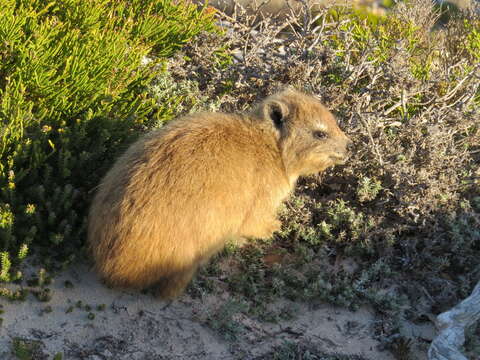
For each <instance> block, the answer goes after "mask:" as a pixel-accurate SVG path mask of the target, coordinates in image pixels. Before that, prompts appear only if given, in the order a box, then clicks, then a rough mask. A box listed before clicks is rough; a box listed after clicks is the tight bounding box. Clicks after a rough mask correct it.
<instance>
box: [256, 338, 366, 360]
mask: <svg viewBox="0 0 480 360" xmlns="http://www.w3.org/2000/svg"><path fill="white" fill-rule="evenodd" d="M267 359H268V360H364V358H363V357H361V356H357V355H335V354H327V353H325V352H324V351H322V350H321V349H319V347H318V346H317V345H315V344H313V343H308V342H301V343H293V342H285V343H284V344H283V345H280V346H276V347H275V348H274V349H273V351H271V352H269V353H267V354H265V355H262V356H260V357H257V358H255V360H267Z"/></svg>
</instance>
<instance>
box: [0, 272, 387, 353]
mask: <svg viewBox="0 0 480 360" xmlns="http://www.w3.org/2000/svg"><path fill="white" fill-rule="evenodd" d="M66 281H70V282H71V283H72V284H73V287H66V286H65V282H66ZM49 287H50V288H51V289H52V292H53V294H52V298H51V300H50V301H49V302H40V301H39V300H37V299H36V298H35V297H34V296H32V295H29V296H28V299H27V300H26V301H24V302H15V303H11V302H9V301H7V300H5V299H1V300H0V303H2V304H3V309H4V310H5V313H4V314H3V315H2V316H3V319H4V320H3V326H2V327H1V328H0V359H5V360H9V359H16V358H15V357H14V356H13V355H12V354H11V348H12V339H13V338H15V337H21V338H23V339H28V340H35V341H38V351H37V352H36V356H35V359H52V358H53V356H54V355H55V354H57V353H59V352H61V353H63V355H64V356H63V359H88V360H100V359H102V360H103V359H118V360H122V359H132V360H133V359H135V360H139V359H212V360H213V359H255V358H257V357H258V356H261V355H263V354H265V353H267V352H269V351H271V350H272V348H273V347H274V346H275V345H279V344H282V343H283V342H284V341H285V340H289V341H294V342H298V341H309V342H311V343H314V344H316V345H317V346H319V347H320V348H321V349H322V351H325V352H327V353H338V354H357V355H361V356H363V357H364V358H365V359H371V360H377V359H379V360H380V359H382V360H390V359H393V357H392V356H391V354H390V353H388V352H385V351H384V352H382V351H379V350H378V348H377V345H378V343H377V341H376V340H374V339H373V337H372V333H373V330H372V328H373V325H374V323H375V321H376V319H375V316H374V314H373V312H372V311H370V310H368V309H361V310H359V311H357V312H350V311H348V310H345V309H341V308H334V307H332V306H330V305H322V306H320V307H319V308H316V309H311V308H309V307H308V306H307V305H305V304H298V306H297V307H296V309H297V311H296V314H295V319H294V320H290V321H282V322H281V323H276V324H270V323H263V322H259V321H256V320H254V319H252V318H248V317H247V316H245V315H243V314H239V315H235V317H236V318H235V320H236V321H238V323H241V324H242V330H241V332H240V333H239V334H238V335H237V336H236V338H235V339H233V340H232V339H230V340H227V339H225V337H224V336H222V333H221V331H218V330H214V329H212V328H211V327H209V326H208V325H207V319H208V318H209V316H211V315H212V314H216V313H217V312H218V309H219V308H220V307H221V305H222V304H224V303H225V302H226V301H228V294H226V293H225V294H223V295H217V296H213V295H211V296H207V297H204V298H203V299H192V298H191V297H190V296H188V295H184V296H183V297H182V298H180V300H177V301H175V302H173V303H172V304H171V305H170V306H168V307H165V305H166V304H165V303H164V302H161V301H158V300H156V299H155V298H153V297H152V296H151V295H148V294H141V293H139V292H125V291H119V290H111V289H108V288H106V287H105V286H104V285H103V284H101V283H100V282H99V281H98V279H97V278H96V276H95V274H93V273H92V272H91V271H90V270H89V269H88V267H87V266H85V265H75V266H73V267H72V268H71V269H69V270H68V271H65V272H64V273H62V274H60V275H59V276H56V277H55V279H54V282H53V283H52V284H51V285H50V286H49ZM78 301H81V306H79V307H78V306H77V304H78ZM87 304H88V305H89V306H90V307H91V309H90V310H89V309H85V305H87ZM101 304H105V309H104V310H98V309H97V306H98V305H101ZM49 307H50V308H49ZM50 310H51V311H50ZM90 313H91V314H93V315H94V318H93V319H91V318H92V315H90V318H89V314H90Z"/></svg>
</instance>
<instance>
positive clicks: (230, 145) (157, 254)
mask: <svg viewBox="0 0 480 360" xmlns="http://www.w3.org/2000/svg"><path fill="white" fill-rule="evenodd" d="M349 142H350V140H349V139H348V138H347V137H346V136H345V134H344V133H343V132H342V131H341V130H340V129H339V128H338V126H337V124H336V122H335V119H334V118H333V116H332V115H331V113H330V112H329V111H328V110H327V109H326V108H325V107H323V106H322V105H321V104H320V103H319V102H318V101H317V100H316V99H315V98H313V97H310V96H307V95H304V94H301V93H299V92H295V91H292V90H287V91H283V92H280V93H278V94H276V95H273V96H271V97H268V98H266V99H265V100H264V101H263V102H262V103H260V105H258V106H257V108H256V109H254V111H252V112H251V113H248V114H241V115H233V114H221V113H213V114H212V113H203V114H197V115H193V116H187V117H184V118H180V119H177V120H174V121H172V122H171V123H169V124H168V125H166V126H164V127H163V128H161V129H159V130H155V131H152V132H151V133H149V134H147V135H145V136H144V137H142V138H141V139H140V140H138V141H137V142H136V143H134V144H133V145H132V146H131V147H130V148H129V149H128V150H127V151H126V153H125V154H123V156H121V157H120V158H119V159H118V160H117V162H116V163H115V164H114V166H113V167H112V169H111V170H110V171H109V172H108V173H107V175H106V176H105V178H104V179H103V180H102V182H101V184H100V187H99V189H98V192H97V194H96V196H95V198H94V200H93V203H92V206H91V209H90V214H89V227H88V242H89V246H90V249H91V251H92V254H93V257H94V261H95V265H96V269H97V270H98V272H99V273H100V275H101V276H102V277H103V278H104V279H105V280H106V282H107V283H109V284H110V285H114V286H122V287H134V288H146V287H150V286H155V287H156V288H157V290H158V293H159V296H161V297H163V298H174V297H176V296H178V295H180V294H181V293H182V292H183V290H184V289H185V287H186V286H187V285H188V283H189V281H190V280H191V278H192V276H193V274H194V273H195V271H196V269H197V267H198V266H199V265H200V264H202V263H204V262H205V261H207V260H208V259H209V258H210V257H211V256H212V255H213V254H214V253H216V252H217V251H219V250H220V249H222V247H223V246H224V243H225V240H226V239H228V238H232V237H257V238H262V237H269V236H271V235H272V233H273V232H274V231H275V230H278V229H279V226H280V223H279V221H278V220H277V219H276V211H277V208H278V207H279V205H280V204H281V202H282V201H283V200H284V199H285V198H286V197H287V196H288V194H289V193H290V192H291V190H292V189H293V187H294V186H295V182H296V180H297V178H298V177H299V176H301V175H306V174H312V173H317V172H319V171H322V170H324V169H325V168H327V167H328V166H331V165H334V164H337V163H340V162H343V161H344V159H345V157H346V153H347V145H348V144H349Z"/></svg>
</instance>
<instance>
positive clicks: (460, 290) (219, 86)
mask: <svg viewBox="0 0 480 360" xmlns="http://www.w3.org/2000/svg"><path fill="white" fill-rule="evenodd" d="M305 3H306V2H305ZM478 14H479V12H478V11H477V12H460V11H459V13H458V14H453V15H452V16H451V18H450V20H449V22H448V23H446V24H444V25H442V24H441V23H439V21H438V20H439V17H440V15H441V14H440V13H439V10H438V9H436V8H435V7H434V6H433V5H432V2H430V1H427V0H416V1H408V2H405V3H401V4H398V5H396V6H395V7H394V8H393V10H392V11H391V13H389V14H387V15H386V16H382V17H379V18H378V19H376V20H375V21H372V19H371V18H369V17H366V16H364V14H362V13H359V12H358V11H352V10H351V9H348V8H338V9H335V10H334V11H333V10H332V9H325V10H320V11H319V12H318V13H312V12H311V11H309V10H308V9H306V8H305V9H304V11H303V12H302V13H300V14H297V15H295V16H293V17H292V18H290V19H289V20H288V21H285V19H282V20H281V21H275V20H274V19H271V18H268V19H263V20H262V19H259V18H252V17H249V16H248V15H246V14H242V13H241V12H238V13H237V18H236V19H233V20H232V19H225V21H226V26H227V36H226V37H219V36H218V35H216V34H205V35H202V40H201V41H200V42H198V43H196V42H194V43H192V44H189V45H188V46H187V47H186V48H185V49H184V52H183V53H182V55H181V58H180V57H178V58H176V59H175V60H172V62H171V63H170V69H171V70H172V75H173V76H174V77H175V78H176V79H177V81H178V82H179V83H181V82H183V81H187V80H188V81H196V82H197V83H198V89H199V93H201V95H202V96H205V95H206V94H208V95H209V96H208V98H210V99H217V100H218V102H219V103H220V104H221V106H220V108H221V109H223V110H225V111H238V110H244V109H246V108H248V107H249V106H250V104H251V103H252V102H255V101H257V100H259V99H261V98H262V97H264V96H265V95H268V94H270V93H272V92H273V91H275V89H277V88H278V87H281V86H284V85H286V84H287V85H291V86H295V87H297V88H298V89H301V90H305V91H310V92H313V93H314V94H316V95H318V96H319V98H321V100H322V101H323V102H324V103H325V104H326V105H327V107H329V108H330V109H332V110H333V111H334V112H335V114H336V115H337V118H338V119H339V122H340V123H341V125H342V126H343V127H344V129H345V130H346V132H347V133H348V134H349V135H350V136H351V137H352V139H353V140H354V143H355V150H354V151H353V154H352V158H351V159H350V160H349V162H348V163H347V164H346V165H345V166H342V167H340V168H338V169H334V170H329V171H327V172H326V173H324V174H322V175H320V176H317V177H311V178H306V179H302V180H300V181H299V184H298V187H297V190H296V192H295V194H294V195H293V197H292V198H291V199H290V200H289V201H288V203H287V204H286V206H285V210H284V211H283V212H282V220H283V229H282V231H281V232H280V233H278V234H277V235H276V236H274V238H273V239H271V240H270V241H269V242H261V243H256V244H255V245H253V246H249V247H246V248H242V249H238V250H237V251H235V256H227V260H225V259H223V258H220V259H219V261H220V262H222V261H227V263H228V264H229V265H230V266H229V269H230V270H229V271H228V275H223V276H221V278H223V279H225V280H224V281H225V282H226V283H227V284H228V286H229V289H230V291H232V292H233V293H235V294H236V295H237V296H238V295H241V294H244V295H245V296H246V297H248V298H249V299H250V300H251V301H253V302H258V303H259V304H255V306H251V307H250V309H251V310H252V309H255V308H258V307H261V305H262V304H265V305H266V304H268V303H271V301H272V300H273V299H275V298H276V297H280V296H286V297H288V298H291V299H299V298H300V299H305V300H312V301H314V300H320V301H325V300H327V301H329V302H332V303H334V304H340V305H346V306H349V307H352V308H355V307H358V306H359V305H361V304H362V303H369V304H374V305H375V308H376V309H377V310H379V311H380V312H382V313H385V314H389V315H388V316H386V318H388V319H390V320H388V321H386V323H385V324H383V330H382V331H385V332H387V333H388V331H389V329H390V330H392V331H393V329H395V328H397V327H398V322H397V320H399V319H401V318H405V317H406V318H408V319H411V320H419V321H421V319H424V318H427V317H430V316H431V315H432V314H437V313H438V312H440V311H444V310H446V309H447V308H449V307H450V306H452V305H454V304H455V303H456V302H458V301H460V300H461V299H462V298H464V297H465V296H467V295H468V294H469V292H470V291H471V290H472V289H473V286H474V284H475V283H476V282H478V278H479V275H480V265H479V264H480V263H479V260H478V259H480V231H479V229H480V206H479V200H478V199H479V196H480V178H479V176H480V172H479V166H480V110H479V109H480V97H479V94H480V81H479V80H480V62H479V58H478V54H480V52H479V51H478V41H479V40H480V37H479V31H480V22H479V20H480V19H479V15H478ZM252 27H254V28H255V29H256V30H257V31H258V32H257V33H254V35H255V36H251V31H252ZM220 48H221V49H223V51H227V52H228V49H230V51H231V54H232V58H233V63H231V64H229V63H223V68H222V71H218V67H217V65H216V64H217V63H216V62H215V59H214V57H213V55H212V54H214V52H215V50H216V49H220ZM251 310H250V311H251ZM260 313H262V311H260ZM393 314H394V315H396V316H391V315H393Z"/></svg>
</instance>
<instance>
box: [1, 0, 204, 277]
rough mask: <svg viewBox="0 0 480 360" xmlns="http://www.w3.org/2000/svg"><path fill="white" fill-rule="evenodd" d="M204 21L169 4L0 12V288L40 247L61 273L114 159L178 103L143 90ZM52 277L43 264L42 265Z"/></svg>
mask: <svg viewBox="0 0 480 360" xmlns="http://www.w3.org/2000/svg"><path fill="white" fill-rule="evenodd" d="M212 28H213V24H212V17H211V15H209V14H206V13H204V12H202V11H199V10H198V9H197V8H196V7H195V6H193V5H188V4H187V3H178V4H175V3H173V2H171V1H169V0H153V1H142V0H125V1H106V0H87V1H85V0H66V1H50V2H45V1H41V0H5V1H2V6H1V7H0V250H1V251H3V252H2V271H1V274H0V276H1V280H3V281H8V280H12V279H13V278H14V277H15V276H17V277H18V276H20V274H17V275H15V274H13V275H10V266H11V265H12V263H13V265H14V264H15V263H18V261H20V260H21V259H23V258H24V257H25V256H26V253H27V251H28V249H29V248H31V247H34V246H38V247H39V248H40V249H42V250H44V251H45V252H46V253H47V254H48V255H49V256H48V257H47V258H46V261H47V262H48V260H51V261H54V260H61V261H65V260H68V259H71V258H73V257H74V256H75V255H77V254H78V253H79V249H81V247H82V245H83V243H84V236H85V232H84V228H85V218H86V210H87V207H88V200H89V199H90V198H91V196H92V192H93V191H94V190H95V186H96V185H97V183H98V181H99V179H100V177H101V176H102V175H103V173H104V172H105V170H106V168H107V167H108V166H109V165H110V164H111V161H112V159H113V158H114V157H115V156H116V155H117V154H118V153H119V152H120V151H121V150H122V149H124V147H125V144H126V143H128V142H129V141H130V140H131V139H133V138H134V137H135V136H137V135H138V133H139V132H140V131H141V130H143V129H144V128H145V127H146V126H150V125H151V124H159V123H162V122H164V121H166V120H168V119H170V118H171V117H172V116H174V115H175V109H176V106H177V104H179V103H180V101H179V100H180V99H181V96H182V95H179V94H173V93H170V94H166V95H164V96H163V97H162V98H161V101H159V100H160V99H158V98H157V96H156V94H154V93H153V92H151V91H150V92H149V91H148V89H147V86H148V85H150V84H151V83H152V82H153V81H154V80H156V81H159V80H158V79H161V78H162V77H165V76H168V74H166V73H165V65H164V62H165V59H166V58H168V57H169V56H171V55H172V54H174V52H175V51H176V50H178V49H179V48H181V47H182V46H183V45H184V44H185V43H187V42H188V41H189V40H190V39H192V38H193V37H194V36H195V35H196V34H198V33H199V32H201V31H203V30H211V29H212ZM47 265H48V264H47Z"/></svg>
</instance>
